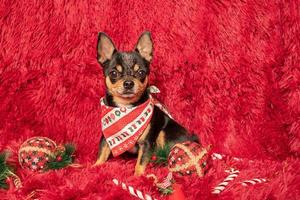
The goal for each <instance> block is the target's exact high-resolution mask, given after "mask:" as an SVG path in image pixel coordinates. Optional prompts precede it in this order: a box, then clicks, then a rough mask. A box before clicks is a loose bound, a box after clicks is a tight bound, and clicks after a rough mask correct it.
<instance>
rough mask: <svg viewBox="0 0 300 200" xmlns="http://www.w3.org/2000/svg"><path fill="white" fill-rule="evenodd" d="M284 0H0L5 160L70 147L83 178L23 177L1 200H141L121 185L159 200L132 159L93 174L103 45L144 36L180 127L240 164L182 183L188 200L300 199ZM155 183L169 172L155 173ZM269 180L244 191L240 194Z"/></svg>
mask: <svg viewBox="0 0 300 200" xmlns="http://www.w3.org/2000/svg"><path fill="white" fill-rule="evenodd" d="M299 4H300V3H299V1H298V0H295V1H287V0H286V1H285V0H270V1H264V0H249V1H227V0H218V1H216V0H203V1H202V0H177V1H170V0H159V1H141V0H136V1H134V0H122V1H112V0H102V1H100V0H84V1H75V0H72V1H62V0H54V1H44V0H39V1H19V0H18V1H12V0H0V47H1V48H0V66H1V68H0V137H1V139H0V150H1V151H2V150H4V149H9V150H11V151H12V157H11V162H15V163H16V164H18V161H17V151H18V148H19V146H20V145H21V144H22V143H23V142H24V141H25V140H26V139H28V138H29V137H32V136H46V137H49V138H51V139H53V140H54V141H56V142H57V143H66V142H69V141H71V142H74V143H75V144H76V146H77V154H76V156H77V160H76V162H78V163H81V164H83V165H84V166H85V167H84V168H83V169H73V168H66V169H63V170H58V171H52V172H47V173H43V174H37V173H32V172H28V171H25V170H22V169H21V168H20V166H18V165H17V166H18V168H17V174H18V175H19V176H20V177H21V179H22V183H23V188H22V189H21V190H18V191H16V190H15V189H14V188H13V187H12V188H11V189H10V190H9V191H4V190H0V199H22V198H26V197H27V196H28V194H30V193H31V192H32V191H36V197H37V198H39V199H101V200H102V199H106V200H110V199H136V198H133V197H130V196H129V193H128V192H126V191H123V190H121V189H120V188H119V187H117V186H115V185H113V183H112V179H113V178H117V179H119V180H121V181H124V182H126V183H127V184H128V185H132V186H134V187H136V188H138V189H140V190H141V191H143V192H146V193H149V194H151V195H153V196H155V197H157V198H158V199H165V197H160V195H159V193H158V192H157V190H156V189H155V187H153V185H152V181H151V180H148V179H146V178H145V177H134V176H133V171H134V164H135V159H134V158H125V159H124V158H115V159H111V160H110V161H109V162H107V163H106V164H104V165H103V166H100V167H96V168H92V167H91V165H92V164H93V163H94V162H95V160H96V156H97V151H98V147H97V146H98V142H99V139H100V137H101V132H100V119H99V116H100V106H99V99H100V97H101V96H102V95H103V94H104V79H103V74H102V69H101V67H100V66H99V65H98V63H97V61H96V42H97V33H98V32H99V31H104V32H106V33H107V34H108V35H110V36H111V37H112V39H113V40H114V42H115V44H116V46H117V47H118V49H119V50H124V51H125V50H131V49H133V47H134V45H135V43H136V41H137V39H138V36H139V35H140V34H141V33H142V32H143V31H144V30H149V31H151V33H152V37H153V40H154V46H155V51H154V60H153V62H152V65H151V67H152V72H151V83H152V84H154V85H156V86H158V87H159V88H160V90H161V94H160V95H158V98H159V99H160V100H161V101H162V102H164V103H165V104H166V105H167V106H168V107H169V109H170V111H171V113H172V114H173V116H174V117H175V119H176V120H177V121H178V122H180V123H181V124H183V125H184V126H185V127H187V128H188V129H189V130H190V131H192V132H194V133H196V134H197V135H199V136H200V138H201V140H202V143H203V144H204V145H207V144H213V146H214V149H213V151H214V152H218V153H221V154H224V155H228V156H234V157H238V158H243V160H240V161H234V160H232V159H227V160H219V161H214V163H213V167H212V169H211V170H210V171H209V173H208V174H207V175H206V176H205V177H204V178H197V177H193V176H191V177H185V178H184V179H180V180H178V181H179V182H180V183H181V184H182V185H183V187H184V193H185V195H186V197H187V199H189V200H194V199H197V200H198V199H300V192H299V189H300V184H299V179H300V177H299V167H300V164H299V152H300V136H299V134H300V86H299V85H300V70H299V62H300V55H299V53H300V31H299V29H300V22H299V19H300V11H299V9H300V5H299ZM229 167H235V168H238V169H239V170H240V171H241V172H240V175H239V176H238V178H237V179H236V180H235V181H234V183H232V184H231V185H230V187H228V188H227V189H226V190H225V191H224V192H222V193H221V194H220V195H217V196H215V195H212V194H211V189H212V188H213V187H215V186H216V185H217V184H218V183H220V182H221V181H222V180H223V179H224V178H225V177H226V176H227V174H226V173H225V172H224V170H225V169H228V168H229ZM146 173H147V174H149V173H154V174H156V175H158V176H159V177H163V176H165V175H166V170H165V169H163V168H157V167H154V166H151V165H150V166H149V167H148V168H147V172H146ZM256 177H267V178H268V180H269V181H268V182H267V183H264V184H257V185H254V186H249V187H243V186H241V185H240V184H239V182H241V181H243V180H246V179H251V178H256Z"/></svg>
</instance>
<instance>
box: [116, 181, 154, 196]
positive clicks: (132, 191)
mask: <svg viewBox="0 0 300 200" xmlns="http://www.w3.org/2000/svg"><path fill="white" fill-rule="evenodd" d="M113 182H114V184H116V185H120V186H121V187H122V189H123V190H128V191H129V193H130V194H131V195H132V196H135V197H137V198H139V199H142V200H157V199H154V198H152V197H151V196H150V195H148V194H143V193H142V192H141V191H140V190H137V189H134V188H133V187H132V186H127V185H126V184H125V183H123V182H120V181H118V180H117V179H113Z"/></svg>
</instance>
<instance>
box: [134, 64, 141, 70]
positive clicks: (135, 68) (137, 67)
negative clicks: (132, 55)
mask: <svg viewBox="0 0 300 200" xmlns="http://www.w3.org/2000/svg"><path fill="white" fill-rule="evenodd" d="M139 69H140V66H139V65H138V64H135V65H134V66H133V71H135V72H137V71H138V70H139Z"/></svg>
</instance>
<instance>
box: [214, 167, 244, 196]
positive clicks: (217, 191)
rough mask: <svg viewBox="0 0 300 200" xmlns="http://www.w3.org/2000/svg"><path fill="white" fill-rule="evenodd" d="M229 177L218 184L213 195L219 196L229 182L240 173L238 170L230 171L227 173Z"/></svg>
mask: <svg viewBox="0 0 300 200" xmlns="http://www.w3.org/2000/svg"><path fill="white" fill-rule="evenodd" d="M229 173H230V174H229V175H228V176H227V177H226V178H225V179H224V180H223V182H221V183H219V184H218V185H217V186H216V187H215V188H214V189H213V191H212V193H213V194H220V193H221V192H222V191H223V190H224V189H225V187H226V186H227V185H228V184H229V182H231V181H233V180H234V179H235V178H236V177H237V176H238V175H239V173H240V171H239V170H235V169H231V170H230V171H229Z"/></svg>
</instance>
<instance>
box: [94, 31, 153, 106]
mask: <svg viewBox="0 0 300 200" xmlns="http://www.w3.org/2000/svg"><path fill="white" fill-rule="evenodd" d="M97 52H98V58H97V59H98V62H99V63H100V64H101V65H102V67H103V71H104V75H105V83H106V87H107V92H108V94H110V95H111V96H112V97H113V100H114V102H115V103H116V104H120V105H129V104H132V103H135V102H137V101H138V100H139V99H140V98H141V96H142V95H143V94H144V92H145V90H146V89H147V86H148V75H149V72H150V69H149V66H150V62H151V60H152V52H153V43H152V39H151V36H150V33H149V32H144V33H143V34H142V35H141V36H140V38H139V39H138V42H137V44H136V46H135V49H134V50H133V51H130V52H120V51H118V50H117V49H116V47H115V45H114V43H113V42H112V40H111V39H110V38H109V37H108V36H107V35H106V34H105V33H99V36H98V46H97Z"/></svg>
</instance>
